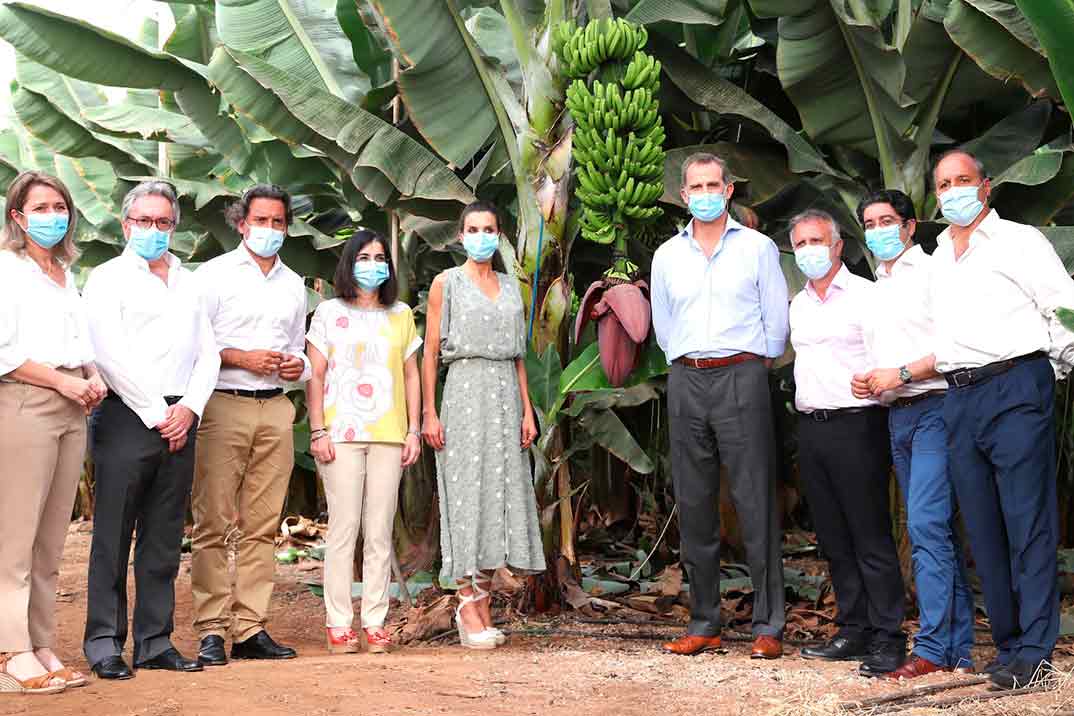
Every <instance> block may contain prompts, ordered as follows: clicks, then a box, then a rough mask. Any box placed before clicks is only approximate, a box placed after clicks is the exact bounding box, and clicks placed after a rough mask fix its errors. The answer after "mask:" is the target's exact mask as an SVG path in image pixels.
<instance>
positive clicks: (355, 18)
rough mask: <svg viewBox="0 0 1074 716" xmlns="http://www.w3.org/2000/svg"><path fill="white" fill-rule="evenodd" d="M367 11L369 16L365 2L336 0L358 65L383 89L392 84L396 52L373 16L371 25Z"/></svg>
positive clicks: (338, 11) (342, 25)
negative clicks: (366, 15)
mask: <svg viewBox="0 0 1074 716" xmlns="http://www.w3.org/2000/svg"><path fill="white" fill-rule="evenodd" d="M363 12H366V13H368V11H367V10H366V9H365V6H364V5H363V4H362V3H359V2H356V1H355V0H336V19H337V20H338V21H339V26H340V27H341V28H342V29H343V32H344V33H345V34H346V35H347V37H348V38H349V39H350V41H351V53H352V55H353V56H354V63H355V64H356V65H358V67H360V68H361V70H362V72H364V73H365V75H366V77H368V78H369V82H370V84H371V85H372V86H373V87H383V86H384V85H387V84H388V83H390V82H392V53H391V51H390V50H389V49H388V43H387V40H386V39H384V34H383V33H382V32H380V29H379V28H377V27H376V20H374V19H373V18H372V16H370V17H369V22H368V23H367V22H366V19H365V17H364V16H363V14H362V13H363ZM371 25H372V27H371Z"/></svg>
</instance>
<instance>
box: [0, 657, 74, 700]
mask: <svg viewBox="0 0 1074 716" xmlns="http://www.w3.org/2000/svg"><path fill="white" fill-rule="evenodd" d="M13 656H15V654H13V653H10V652H8V653H0V693H2V694H58V693H60V692H61V691H63V690H64V689H66V688H67V683H66V682H65V681H64V680H63V679H60V678H57V677H56V676H55V675H54V674H42V675H41V676H34V677H33V678H30V679H26V680H22V679H16V678H15V677H14V676H12V675H11V674H9V673H7V664H8V662H9V661H11V657H13Z"/></svg>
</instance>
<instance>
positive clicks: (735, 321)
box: [650, 216, 787, 364]
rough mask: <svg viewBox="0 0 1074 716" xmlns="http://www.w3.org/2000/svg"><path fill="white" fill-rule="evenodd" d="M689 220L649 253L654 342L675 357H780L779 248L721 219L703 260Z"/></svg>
mask: <svg viewBox="0 0 1074 716" xmlns="http://www.w3.org/2000/svg"><path fill="white" fill-rule="evenodd" d="M693 225H694V224H693V221H691V222H690V223H689V224H687V225H686V228H685V229H684V230H683V231H682V232H681V233H679V234H678V235H676V236H674V237H672V238H670V239H668V240H667V241H665V242H664V243H663V244H662V245H661V246H660V248H658V249H657V250H656V255H655V256H653V266H652V275H651V284H652V285H651V287H650V295H651V298H652V311H653V330H654V332H655V333H656V341H657V343H659V344H660V347H661V348H662V349H663V350H664V354H665V355H666V356H667V361H668V363H669V364H670V363H671V362H672V361H674V360H675V359H676V358H679V357H682V356H687V357H689V358H724V357H727V356H730V355H734V354H735V353H744V352H745V353H755V354H756V355H759V356H765V357H767V358H778V357H779V356H781V355H783V349H784V348H785V347H786V344H787V281H786V279H785V278H784V277H783V270H782V268H781V267H780V264H779V249H777V248H776V245H775V244H774V243H773V242H772V240H771V239H770V238H768V237H767V236H765V235H764V234H762V233H760V232H757V231H754V230H753V229H748V228H746V227H745V226H743V225H742V224H740V223H738V222H737V221H735V220H734V219H733V218H731V217H730V216H728V217H727V226H726V227H725V229H724V234H723V237H722V238H721V239H720V242H719V243H718V244H717V245H716V250H715V251H714V252H713V254H712V256H711V257H709V258H705V254H704V252H703V251H702V250H701V245H700V244H699V243H698V242H697V240H696V239H694V237H693Z"/></svg>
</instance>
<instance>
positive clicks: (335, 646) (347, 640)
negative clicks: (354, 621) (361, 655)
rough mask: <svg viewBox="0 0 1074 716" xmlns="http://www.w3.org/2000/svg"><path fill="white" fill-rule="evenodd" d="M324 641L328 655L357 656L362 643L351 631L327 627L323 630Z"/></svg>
mask: <svg viewBox="0 0 1074 716" xmlns="http://www.w3.org/2000/svg"><path fill="white" fill-rule="evenodd" d="M325 640H326V642H327V644H328V653H329V654H357V653H358V652H359V651H361V650H362V642H361V641H360V640H359V639H358V635H357V634H355V633H354V630H353V629H346V630H343V629H341V628H338V627H329V628H328V629H325Z"/></svg>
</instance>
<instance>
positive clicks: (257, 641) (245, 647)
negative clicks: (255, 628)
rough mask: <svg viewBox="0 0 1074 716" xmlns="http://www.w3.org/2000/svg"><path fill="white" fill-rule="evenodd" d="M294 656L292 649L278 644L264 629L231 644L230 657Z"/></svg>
mask: <svg viewBox="0 0 1074 716" xmlns="http://www.w3.org/2000/svg"><path fill="white" fill-rule="evenodd" d="M296 656H298V654H296V653H295V650H294V649H292V648H290V647H287V646H280V645H279V644H277V643H276V642H274V641H273V640H272V637H271V636H269V635H268V632H267V631H265V630H264V629H262V630H261V631H259V632H257V633H256V634H254V635H253V636H252V637H250V638H249V639H247V640H246V641H239V642H234V643H233V644H232V645H231V658H232V659H294V658H295V657H296Z"/></svg>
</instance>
